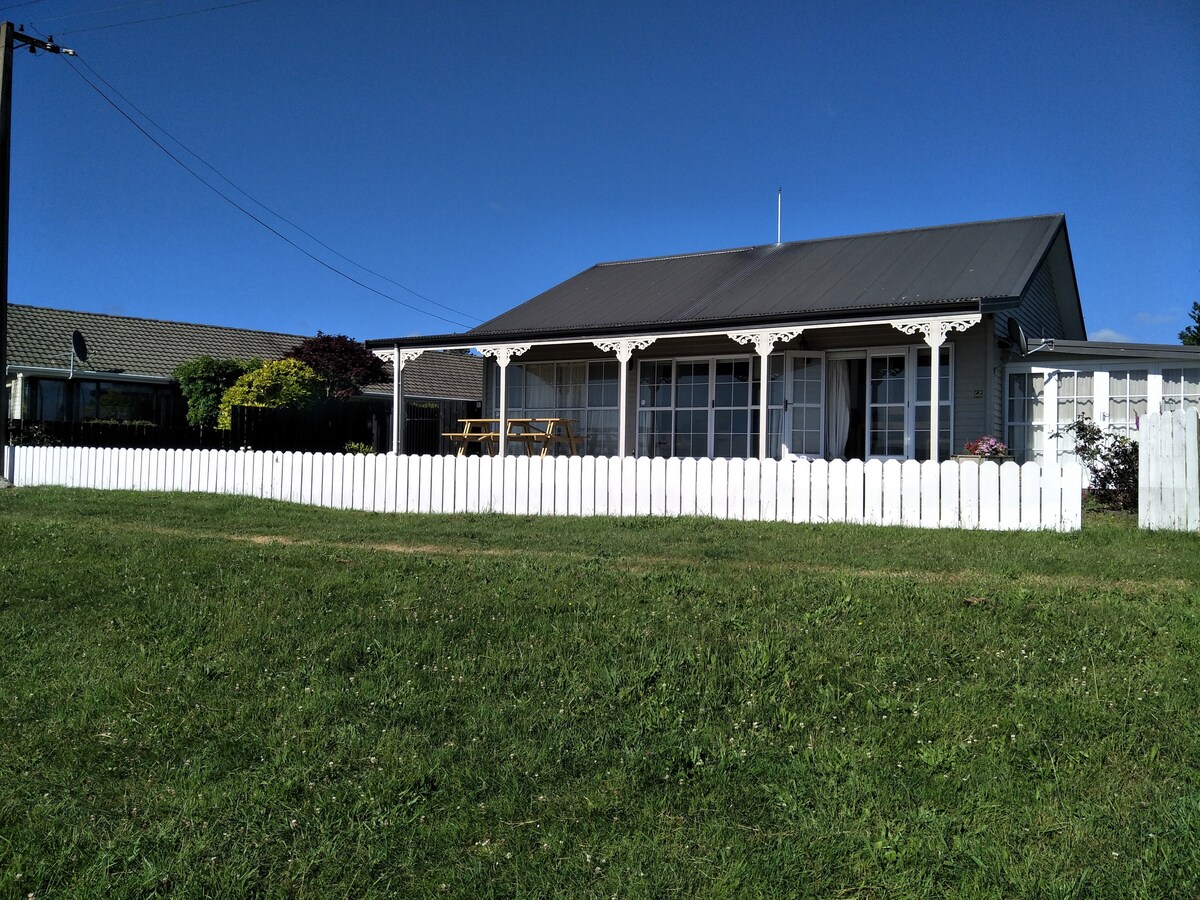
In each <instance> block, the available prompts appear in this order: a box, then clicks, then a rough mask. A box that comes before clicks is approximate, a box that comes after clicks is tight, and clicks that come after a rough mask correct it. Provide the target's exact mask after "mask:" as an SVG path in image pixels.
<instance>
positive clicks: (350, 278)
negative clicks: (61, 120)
mask: <svg viewBox="0 0 1200 900" xmlns="http://www.w3.org/2000/svg"><path fill="white" fill-rule="evenodd" d="M75 58H76V59H78V58H79V57H78V56H76V57H75ZM88 68H91V67H90V66H89V67H88ZM70 69H71V71H72V72H74V73H75V75H76V76H78V77H79V79H80V80H81V81H83V82H84V84H86V85H87V86H88V87H90V88H91V89H92V90H93V91H95V92H96V93H97V94H98V95H99V96H100V97H101V99H103V100H104V102H105V103H107V104H108V105H109V106H111V107H112V108H113V109H115V110H116V111H117V112H118V113H120V114H121V116H122V117H123V118H125V119H126V120H127V121H128V122H129V124H131V125H132V126H133V127H134V128H136V129H137V130H138V131H140V132H141V133H142V134H143V135H144V136H145V137H146V139H147V140H149V141H150V142H151V143H152V144H154V145H155V146H156V147H158V149H159V150H161V151H162V152H163V153H165V154H166V155H167V156H169V157H170V158H171V159H172V160H174V161H175V162H176V163H177V164H178V165H179V166H180V167H181V168H183V169H184V170H185V171H186V172H188V174H190V175H191V176H192V177H193V178H195V179H196V180H197V181H199V182H200V183H201V184H202V185H204V186H205V187H206V188H208V189H209V190H210V191H212V192H213V193H214V194H216V195H217V196H218V197H220V198H221V199H222V200H224V201H225V202H226V203H228V204H229V205H230V206H232V207H234V208H235V209H237V210H239V211H240V212H241V213H243V214H244V215H246V216H248V217H249V218H251V219H253V220H254V221H255V222H257V223H258V224H259V225H261V226H262V227H263V228H265V229H267V231H269V232H271V233H272V234H274V235H275V236H276V237H278V238H279V239H280V240H282V241H284V242H286V243H287V244H290V245H291V246H292V247H294V248H295V249H297V250H299V251H300V252H301V253H303V254H304V255H305V256H307V257H308V258H309V259H311V260H312V261H313V262H315V263H317V264H318V265H320V266H322V267H324V268H326V269H328V270H329V271H330V272H333V273H334V274H335V275H340V276H341V277H342V278H345V279H346V280H347V281H349V282H351V283H353V284H356V285H358V286H359V287H361V288H365V289H366V290H368V291H370V292H371V293H373V294H377V295H378V296H380V297H383V298H384V299H385V300H390V301H392V302H393V303H396V304H398V305H400V306H403V307H405V308H406V309H410V310H412V311H413V312H416V313H420V314H421V315H423V316H429V317H430V318H434V319H438V320H440V321H442V322H447V323H449V324H451V325H457V326H459V327H460V328H470V327H471V326H470V325H468V324H467V323H465V322H460V321H458V320H455V319H448V318H446V317H445V316H439V315H438V314H437V313H433V312H429V311H428V310H424V309H421V308H420V307H417V306H414V305H413V304H411V303H406V302H405V301H403V300H401V299H399V298H397V297H393V296H392V295H391V294H388V293H385V292H384V291H381V290H379V289H377V288H374V287H371V285H369V284H365V283H364V282H362V281H359V280H358V279H357V278H355V277H354V276H353V275H350V274H349V273H347V272H343V271H342V270H341V269H339V268H337V267H336V266H333V265H331V264H329V263H327V262H326V261H325V260H323V259H321V258H320V257H319V256H316V255H315V254H313V253H311V252H310V251H308V250H306V249H305V248H304V247H302V246H300V245H299V244H298V243H296V242H295V241H293V240H292V239H291V238H289V237H288V236H287V235H285V234H283V233H282V232H280V231H279V230H278V229H276V228H273V227H272V226H271V225H270V224H269V223H267V222H264V221H263V220H262V219H261V218H259V217H258V216H256V215H255V214H254V213H252V212H251V211H250V210H248V209H246V208H245V207H244V206H242V205H241V204H239V203H238V202H237V201H236V200H233V199H232V198H231V197H229V196H227V195H226V194H224V193H222V192H221V191H220V190H218V189H217V188H216V187H215V186H214V185H212V184H211V183H209V182H208V181H206V180H205V179H204V178H203V176H201V175H200V174H199V173H198V172H197V171H196V170H195V169H193V168H192V167H191V166H189V165H188V164H187V163H186V162H184V161H183V160H182V159H180V158H179V157H178V156H176V155H175V154H174V153H172V152H171V151H170V150H169V149H168V148H167V147H166V146H164V145H163V144H162V142H161V141H159V140H158V139H157V138H156V137H154V135H152V134H151V133H150V132H149V131H147V130H146V129H145V128H143V127H142V125H141V124H140V123H139V122H138V121H137V120H136V119H134V118H133V117H132V116H131V115H129V113H127V112H126V111H125V110H124V109H122V108H121V106H120V105H119V104H118V103H116V102H115V101H114V100H113V99H112V98H111V97H109V96H108V95H107V94H105V93H104V91H103V90H101V89H100V87H99V86H97V85H96V83H95V82H93V81H92V80H91V79H90V78H88V77H87V76H86V75H84V74H83V73H82V72H81V71H79V69H78V67H76V66H73V65H72V66H70ZM155 127H157V126H155ZM160 130H161V129H160ZM163 133H164V134H165V133H166V132H163ZM180 146H182V145H180ZM189 152H190V151H189ZM214 171H215V170H214ZM251 199H253V198H251ZM256 202H257V201H256ZM265 208H266V207H264V209H265ZM459 315H464V314H462V313H459Z"/></svg>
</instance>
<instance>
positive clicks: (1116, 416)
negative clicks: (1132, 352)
mask: <svg viewBox="0 0 1200 900" xmlns="http://www.w3.org/2000/svg"><path fill="white" fill-rule="evenodd" d="M1148 380H1149V372H1148V371H1147V370H1146V369H1130V370H1129V371H1125V372H1112V373H1110V374H1109V376H1108V421H1109V428H1110V429H1111V430H1113V431H1115V432H1117V433H1118V434H1124V435H1127V436H1129V437H1136V433H1137V430H1138V419H1139V418H1141V417H1142V416H1144V415H1145V414H1146V406H1147V401H1146V394H1147V390H1146V384H1147V382H1148Z"/></svg>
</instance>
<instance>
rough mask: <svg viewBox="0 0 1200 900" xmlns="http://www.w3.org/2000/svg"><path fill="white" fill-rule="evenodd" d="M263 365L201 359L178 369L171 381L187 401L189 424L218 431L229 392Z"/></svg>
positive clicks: (182, 365)
mask: <svg viewBox="0 0 1200 900" xmlns="http://www.w3.org/2000/svg"><path fill="white" fill-rule="evenodd" d="M261 365H262V360H261V359H253V360H249V361H246V360H240V359H216V358H214V357H212V356H200V357H197V358H196V359H192V360H189V361H188V362H185V363H181V364H180V365H179V366H177V367H176V368H175V371H174V372H172V373H171V377H172V378H173V379H175V383H176V384H178V385H179V392H180V393H181V394H183V399H184V400H186V401H187V420H188V424H189V425H198V426H200V427H202V428H212V427H214V426H215V425H216V424H217V415H218V413H219V412H220V408H221V398H222V397H223V396H224V395H225V392H226V391H227V390H229V388H231V387H232V386H233V385H234V383H235V382H237V380H238V379H239V378H241V377H242V376H243V375H245V374H246V373H247V372H251V371H253V370H254V369H257V368H258V367H259V366H261Z"/></svg>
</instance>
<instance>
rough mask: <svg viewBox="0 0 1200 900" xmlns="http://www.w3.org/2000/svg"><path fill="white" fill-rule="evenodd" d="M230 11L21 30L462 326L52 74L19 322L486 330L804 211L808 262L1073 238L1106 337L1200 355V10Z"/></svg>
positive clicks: (45, 59) (1088, 309)
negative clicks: (563, 284) (962, 239)
mask: <svg viewBox="0 0 1200 900" xmlns="http://www.w3.org/2000/svg"><path fill="white" fill-rule="evenodd" d="M230 2H233V0H145V2H134V0H34V2H26V3H23V4H20V5H18V4H15V3H14V4H5V3H4V0H0V17H3V18H7V19H10V20H12V21H14V22H17V23H24V24H25V25H26V26H27V30H28V31H29V33H31V34H36V33H39V32H41V33H46V34H53V35H54V36H55V39H56V40H57V41H58V42H59V43H61V44H62V45H64V46H67V47H71V48H73V49H75V50H76V51H77V52H78V54H79V60H77V61H76V62H75V63H74V65H75V66H76V67H77V69H78V71H79V72H81V73H82V74H85V75H87V76H88V77H89V78H91V79H92V80H93V81H96V75H95V74H93V72H94V73H97V74H98V75H99V76H100V77H102V78H103V79H104V80H105V81H107V82H108V83H109V84H110V85H111V86H112V88H115V89H116V90H117V91H119V92H120V93H121V94H123V95H124V97H126V98H128V99H129V100H130V101H132V102H133V103H134V104H136V106H137V107H138V108H139V109H140V110H141V111H142V112H144V113H146V114H147V115H148V116H149V117H150V118H151V119H152V120H153V122H154V123H156V124H157V125H158V126H161V127H162V128H164V129H165V130H166V131H167V132H169V133H170V134H171V135H173V136H174V137H175V138H177V139H178V140H180V141H182V142H183V144H185V145H186V147H187V148H188V149H190V150H191V151H192V152H194V153H196V154H198V155H199V156H200V157H202V158H203V159H204V160H205V161H206V162H207V163H209V164H211V165H212V166H214V167H215V168H216V169H217V170H219V171H220V172H221V173H222V174H223V175H224V176H226V177H227V178H229V179H230V180H232V181H233V182H234V183H235V184H237V185H238V186H239V187H241V188H242V189H243V190H245V191H247V192H249V193H250V194H251V195H252V196H253V197H255V198H256V199H257V200H258V201H260V202H262V203H264V204H266V205H267V206H268V207H270V208H271V209H272V210H274V211H276V212H278V213H281V214H282V215H284V216H285V217H286V218H287V219H290V220H291V221H292V222H294V223H295V224H297V225H299V226H301V227H302V228H303V229H305V230H306V231H308V232H310V233H311V234H312V235H314V236H315V237H316V238H318V239H319V240H320V241H321V242H323V243H324V244H327V245H328V246H329V247H332V248H334V250H336V251H338V252H339V253H341V254H344V255H345V256H347V257H349V258H351V259H353V260H354V261H355V262H357V263H361V264H362V265H365V266H367V267H368V268H369V269H372V270H374V271H375V272H376V273H379V274H381V275H383V276H386V278H388V279H391V281H394V282H399V283H400V284H403V285H405V286H406V287H408V288H411V289H412V290H414V291H416V292H417V293H419V294H421V295H423V296H424V297H426V298H430V299H432V300H434V301H436V302H437V303H439V304H443V306H444V307H449V308H450V309H451V310H453V312H451V311H448V310H447V309H446V308H443V307H440V306H433V305H431V304H429V303H427V302H426V300H424V299H421V298H418V297H416V296H414V295H413V294H410V293H407V292H406V291H404V290H403V289H401V288H400V287H398V286H396V285H395V284H393V283H391V282H389V281H385V280H381V279H380V278H378V277H376V276H375V275H371V274H368V273H366V272H364V271H363V270H361V269H358V268H356V267H354V266H353V265H351V264H350V263H348V262H346V261H345V260H343V259H341V258H339V257H337V256H335V255H334V254H333V253H331V252H330V251H328V250H326V249H325V248H324V247H322V246H321V245H320V244H316V243H313V242H312V241H311V240H310V239H309V238H307V237H305V236H304V235H302V234H301V233H299V232H296V231H294V230H293V229H292V228H291V226H289V225H286V224H284V223H282V222H280V221H279V220H277V219H274V218H273V217H271V216H270V215H269V214H268V213H265V212H263V211H262V210H261V209H260V208H258V207H255V206H253V204H251V203H250V202H249V201H247V200H246V199H245V198H244V197H241V196H240V195H238V194H236V192H234V191H233V190H232V189H231V188H229V187H228V185H226V184H225V183H224V182H221V181H220V179H218V178H217V177H216V176H214V175H212V174H211V172H210V171H209V170H207V169H205V168H204V167H203V166H202V165H200V164H199V163H197V162H196V161H195V160H194V159H191V158H190V157H186V155H185V154H184V153H183V151H181V150H179V149H178V147H177V146H176V145H173V144H171V143H170V142H169V141H167V140H166V139H164V138H162V137H161V136H160V140H163V142H164V143H165V144H167V146H170V147H171V148H172V149H173V150H175V152H177V153H179V154H181V155H184V158H185V160H186V161H188V162H189V164H190V165H192V166H193V167H194V168H195V169H196V170H197V171H198V172H200V173H202V174H204V175H205V176H206V177H207V178H209V179H210V180H211V181H213V182H214V183H215V184H217V185H218V186H221V187H222V189H223V190H225V191H226V192H227V193H228V194H229V195H230V196H231V197H233V199H235V200H237V202H239V203H241V204H242V205H244V206H245V207H246V208H247V209H250V210H251V211H253V212H255V214H256V215H259V216H260V217H261V218H263V219H264V220H265V221H268V222H269V223H270V224H271V225H272V226H273V227H275V228H276V229H277V230H279V231H281V232H283V233H285V234H287V235H288V236H289V237H291V238H292V239H293V240H294V241H296V242H297V243H299V244H300V245H301V246H303V247H304V248H305V249H306V250H308V251H309V252H310V253H312V254H313V255H315V256H318V257H320V258H321V259H323V260H325V261H326V262H327V263H329V264H330V265H333V266H335V267H338V268H341V269H343V270H344V271H346V272H347V273H349V274H351V275H353V276H354V277H355V278H357V279H359V280H360V281H362V282H364V283H366V284H369V285H370V286H372V287H374V288H376V289H377V290H379V291H381V292H383V293H387V294H391V295H392V296H393V297H395V298H396V299H398V300H401V301H403V302H404V303H406V304H410V305H411V307H415V309H413V308H408V307H406V306H403V305H400V304H398V303H396V302H393V301H392V300H389V299H386V298H384V297H381V296H379V295H378V294H376V293H372V292H370V291H368V290H365V289H363V288H362V287H359V286H357V285H355V284H353V283H351V282H349V281H347V280H345V279H343V278H341V277H340V276H338V275H335V274H334V273H332V272H330V271H329V270H328V269H327V268H324V267H322V266H321V265H319V264H317V263H315V262H314V261H312V260H311V259H310V258H308V257H307V256H305V255H303V254H302V253H301V252H299V251H298V250H297V249H295V248H294V247H292V246H290V245H288V244H287V243H285V242H283V241H282V240H280V239H279V238H278V237H276V236H275V235H273V234H271V233H270V232H268V231H266V230H265V229H264V228H263V227H262V226H261V225H259V224H257V223H255V222H254V221H252V220H251V219H249V218H248V217H247V216H245V215H244V214H243V213H241V212H239V211H238V210H236V209H235V208H234V207H233V206H231V205H230V204H229V203H227V202H226V201H225V200H222V199H221V198H220V197H218V196H217V195H216V194H214V193H213V192H211V191H210V190H209V189H208V188H206V187H204V186H203V185H202V184H201V183H200V182H199V181H197V180H196V179H195V178H194V177H193V176H192V175H190V174H188V173H187V172H186V171H184V170H183V169H182V168H180V167H179V166H178V165H177V164H176V163H175V162H173V161H172V160H171V159H170V158H168V157H167V156H166V155H165V154H164V153H163V152H162V151H161V150H160V149H158V148H157V147H155V146H154V145H153V144H151V143H150V142H149V141H148V140H147V139H146V138H145V137H144V136H143V135H142V134H140V133H139V132H138V131H136V130H135V129H134V128H133V127H132V126H131V125H130V124H129V123H128V122H127V121H126V120H125V119H123V118H122V117H121V116H120V115H119V114H118V113H117V112H116V111H114V109H113V108H112V107H111V106H109V105H108V103H106V102H105V100H104V99H102V98H101V97H100V96H99V95H98V94H97V93H96V92H95V91H93V89H92V88H91V87H89V86H88V85H87V84H85V83H84V82H83V81H82V80H81V79H80V78H79V77H77V75H76V74H75V73H74V72H73V71H72V70H71V64H70V63H69V62H68V61H66V60H65V59H64V58H62V57H55V56H50V55H46V54H39V55H37V56H32V55H30V54H28V53H25V52H18V54H17V57H16V60H15V64H14V89H13V93H14V100H13V107H14V119H13V148H12V178H13V181H12V212H11V238H10V254H11V265H10V287H9V296H10V299H11V301H12V302H14V303H32V304H39V305H45V306H54V307H62V308H75V309H83V310H91V311H97V312H112V313H120V314H124V315H134V316H148V317H157V318H167V319H180V320H186V321H193V322H204V323H211V324H218V325H231V326H237V327H245V328H261V329H267V330H275V331H286V332H295V333H305V334H308V333H314V332H316V331H317V330H318V329H320V330H322V331H325V332H327V333H346V334H349V335H351V336H353V337H356V338H359V339H366V338H378V337H395V336H404V335H412V334H431V333H442V332H447V331H458V330H461V329H460V327H459V325H458V324H454V323H452V322H447V321H444V320H443V319H439V318H436V317H434V316H435V315H436V316H442V317H444V318H445V319H450V320H453V321H454V322H457V323H462V324H465V325H474V324H476V323H477V322H479V321H481V320H483V319H486V318H489V317H490V316H493V315H495V314H497V313H499V312H502V311H503V310H505V309H508V308H510V307H512V306H514V305H516V304H517V303H520V302H522V301H524V300H527V299H528V298H530V297H532V296H534V295H536V294H538V293H540V292H541V291H543V290H545V289H547V288H549V287H550V286H552V285H554V284H556V283H558V282H559V281H562V280H563V279H565V278H568V277H570V276H571V275H573V274H575V273H576V272H578V271H581V270H583V269H585V268H587V267H588V266H590V265H591V264H592V263H594V262H598V261H602V260H612V259H626V258H633V257H640V256H653V255H659V254H668V253H682V252H690V251H697V250H708V249H716V248H723V247H738V246H746V245H750V244H758V243H768V242H773V241H774V240H775V228H776V219H775V213H776V189H777V188H780V187H781V188H782V189H783V239H784V240H801V239H806V238H819V237H828V236H833V235H840V234H855V233H861V232H868V231H880V230H889V229H895V228H910V227H919V226H925V225H938V224H945V223H950V222H965V221H973V220H978V219H993V218H1005V217H1009V216H1022V215H1033V214H1042V213H1051V212H1064V213H1066V215H1067V224H1068V229H1069V232H1070V238H1071V246H1072V250H1073V253H1074V258H1075V267H1076V274H1077V277H1078V281H1079V287H1080V293H1081V297H1082V300H1083V306H1084V312H1085V316H1086V320H1087V325H1088V331H1089V335H1090V336H1091V337H1093V338H1096V339H1104V338H1106V337H1107V338H1114V337H1117V336H1119V337H1121V338H1125V339H1130V340H1136V341H1149V342H1160V341H1161V342H1169V343H1175V342H1176V341H1177V338H1176V335H1177V333H1178V331H1179V330H1180V329H1181V328H1182V327H1183V326H1184V325H1186V324H1188V320H1187V312H1188V310H1189V309H1190V307H1191V304H1192V301H1194V300H1200V4H1196V3H1194V2H1162V3H1159V2H1144V3H1137V4H1130V3H1104V2H1091V3H1054V4H1049V3H1044V2H1038V3H1015V2H1014V3H1005V2H1002V3H994V2H992V3H970V2H966V3H964V2H954V3H904V4H901V3H894V4H889V3H853V2H850V3H837V4H832V3H831V4H822V5H816V4H806V3H779V4H772V3H760V4H755V5H752V6H746V5H744V4H714V3H702V2H689V3H679V4H673V3H660V4H638V3H620V2H612V3H603V4H600V3H582V2H580V3H574V2H566V3H563V2H558V3H549V2H547V3H521V4H517V3H455V2H440V3H404V4H400V3H392V2H382V0H380V2H365V0H364V2H345V3H337V4H333V3H318V2H303V0H255V2H242V3H241V4H239V5H236V6H230V7H228V8H224V9H216V10H213V11H210V12H205V13H200V14H196V15H179V16H174V14H176V13H187V12H189V11H193V10H198V9H203V8H206V7H212V6H219V5H224V4H225V3H230ZM163 16H174V17H172V18H157V17H163ZM154 18H157V20H156V21H146V22H140V23H137V24H125V25H121V26H120V27H101V26H110V25H114V24H118V23H128V22H132V21H133V20H138V19H154ZM33 29H37V30H36V31H34V30H33ZM84 63H86V66H85V65H84ZM87 66H90V67H91V71H89V69H88V68H87ZM97 84H100V83H99V82H97ZM100 86H101V87H103V88H104V90H105V91H106V92H107V93H109V94H110V95H112V92H111V90H110V89H109V88H108V87H106V86H104V85H103V84H100ZM112 96H113V99H118V98H117V97H116V96H115V95H112ZM118 102H120V101H119V99H118ZM147 127H149V126H147ZM428 313H432V314H434V315H430V314H428Z"/></svg>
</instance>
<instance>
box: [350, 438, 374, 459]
mask: <svg viewBox="0 0 1200 900" xmlns="http://www.w3.org/2000/svg"><path fill="white" fill-rule="evenodd" d="M342 450H343V451H344V452H346V453H361V454H363V455H364V456H370V455H372V454H374V452H375V448H374V447H372V446H371V445H370V444H368V443H366V442H365V441H347V442H346V446H345V447H343V448H342Z"/></svg>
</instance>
